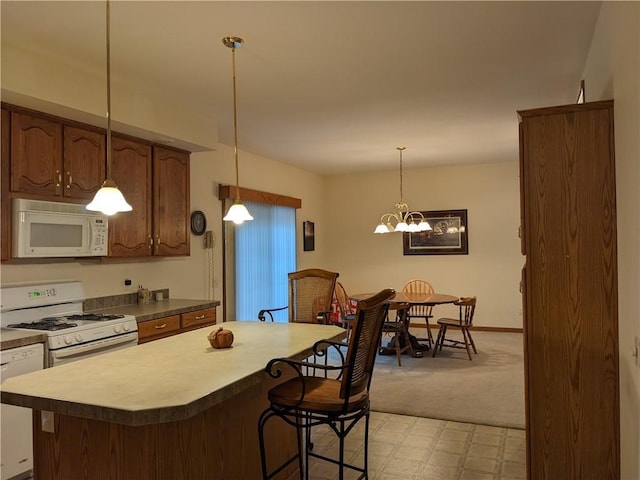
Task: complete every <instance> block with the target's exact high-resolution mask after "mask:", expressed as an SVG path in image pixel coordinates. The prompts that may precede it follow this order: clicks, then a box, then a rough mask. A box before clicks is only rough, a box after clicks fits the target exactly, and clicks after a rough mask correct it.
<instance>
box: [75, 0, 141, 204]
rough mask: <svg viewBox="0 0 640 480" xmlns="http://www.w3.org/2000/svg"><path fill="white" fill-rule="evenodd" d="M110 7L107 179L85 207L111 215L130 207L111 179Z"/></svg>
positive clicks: (108, 16)
mask: <svg viewBox="0 0 640 480" xmlns="http://www.w3.org/2000/svg"><path fill="white" fill-rule="evenodd" d="M110 16H111V15H110V5H109V0H107V178H106V180H105V181H104V183H103V184H102V187H100V190H98V191H97V192H96V195H95V196H94V197H93V200H92V201H91V203H89V205H87V207H86V208H87V210H92V211H97V212H102V213H104V214H105V215H113V214H114V213H118V212H130V211H131V210H133V208H132V207H131V205H129V204H128V203H127V201H126V200H125V199H124V195H122V192H121V191H120V190H118V186H117V185H116V182H114V181H113V179H112V178H111V32H110V25H109V24H110Z"/></svg>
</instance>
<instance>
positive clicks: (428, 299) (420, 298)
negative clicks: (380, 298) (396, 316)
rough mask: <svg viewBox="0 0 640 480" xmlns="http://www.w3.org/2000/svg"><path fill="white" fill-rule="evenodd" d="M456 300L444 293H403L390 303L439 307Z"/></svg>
mask: <svg viewBox="0 0 640 480" xmlns="http://www.w3.org/2000/svg"><path fill="white" fill-rule="evenodd" d="M372 295H374V293H356V294H355V295H350V296H349V297H350V298H352V299H353V300H364V299H365V298H369V297H370V296H372ZM456 300H458V297H456V296H455V295H447V294H446V293H408V292H407V293H405V292H396V295H395V297H393V300H392V302H398V303H415V304H422V305H440V304H443V303H453V302H455V301H456Z"/></svg>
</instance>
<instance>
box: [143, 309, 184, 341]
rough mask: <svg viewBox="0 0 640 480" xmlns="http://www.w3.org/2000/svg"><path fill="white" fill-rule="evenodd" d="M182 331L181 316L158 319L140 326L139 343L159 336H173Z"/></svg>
mask: <svg viewBox="0 0 640 480" xmlns="http://www.w3.org/2000/svg"><path fill="white" fill-rule="evenodd" d="M179 330H180V315H173V316H171V317H163V318H158V319H156V320H149V321H148V322H140V323H139V324H138V341H139V342H140V343H142V342H143V341H144V340H145V339H147V338H151V337H157V336H165V335H171V334H173V333H177V332H178V331H179Z"/></svg>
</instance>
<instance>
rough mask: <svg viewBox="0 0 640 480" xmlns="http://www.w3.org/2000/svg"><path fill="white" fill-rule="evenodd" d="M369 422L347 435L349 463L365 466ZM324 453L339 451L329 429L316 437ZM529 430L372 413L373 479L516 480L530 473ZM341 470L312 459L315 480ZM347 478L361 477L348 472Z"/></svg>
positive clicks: (329, 479)
mask: <svg viewBox="0 0 640 480" xmlns="http://www.w3.org/2000/svg"><path fill="white" fill-rule="evenodd" d="M363 427H364V421H361V422H360V424H359V425H358V426H357V427H355V429H354V431H352V432H351V433H350V434H349V436H348V437H347V442H346V457H347V459H348V461H351V463H354V464H356V465H361V461H362V460H361V459H362V448H363V438H364V428H363ZM313 442H314V448H315V450H316V451H318V452H319V453H323V454H325V455H328V456H330V455H332V454H335V453H336V452H337V448H338V440H337V438H336V437H335V435H334V434H333V432H332V431H331V430H330V429H329V428H328V427H324V426H323V427H317V428H316V431H315V433H314V435H313ZM525 455H526V453H525V431H524V430H516V429H510V428H499V427H489V426H484V425H474V424H470V423H458V422H449V421H446V420H433V419H429V418H418V417H409V416H405V415H394V414H389V413H380V412H372V413H371V423H370V425H369V479H370V480H422V479H425V480H427V479H428V480H487V479H492V480H516V479H524V478H526V474H525ZM336 471H337V467H336V466H335V465H332V464H328V463H326V462H322V461H320V460H317V459H312V460H311V461H310V478H312V479H313V480H334V479H337V478H338V476H337V473H336ZM347 473H348V475H346V478H347V479H353V478H357V476H358V475H357V473H356V472H353V471H348V472H347Z"/></svg>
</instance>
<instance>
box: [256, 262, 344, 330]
mask: <svg viewBox="0 0 640 480" xmlns="http://www.w3.org/2000/svg"><path fill="white" fill-rule="evenodd" d="M338 275H339V274H338V273H335V272H329V271H327V270H321V269H319V268H309V269H307V270H300V271H297V272H291V273H289V305H288V306H286V307H280V308H271V309H264V310H260V311H259V312H258V320H260V321H262V322H264V321H265V315H268V316H269V318H270V319H271V321H272V322H273V312H277V311H280V310H286V309H289V321H290V322H298V323H325V324H326V323H328V317H329V314H330V313H331V300H332V298H333V291H334V289H335V286H336V279H337V278H338Z"/></svg>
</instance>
